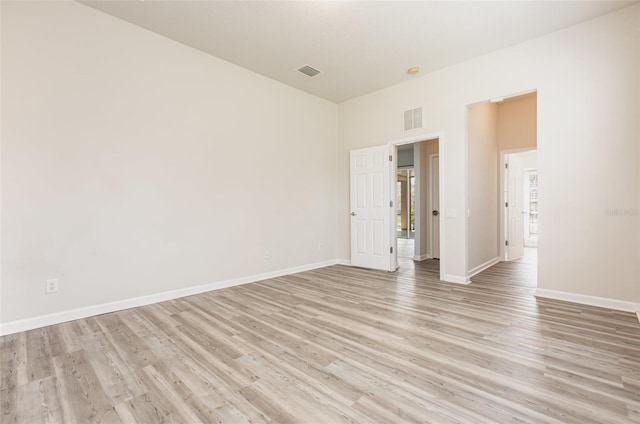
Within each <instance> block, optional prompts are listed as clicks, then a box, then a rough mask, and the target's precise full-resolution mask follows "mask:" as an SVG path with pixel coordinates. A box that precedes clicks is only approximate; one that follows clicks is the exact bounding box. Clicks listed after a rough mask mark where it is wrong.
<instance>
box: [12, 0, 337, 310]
mask: <svg viewBox="0 0 640 424" xmlns="http://www.w3.org/2000/svg"><path fill="white" fill-rule="evenodd" d="M1 7H2V98H1V101H2V116H1V118H2V129H1V130H2V134H1V135H2V161H1V166H2V168H1V174H2V200H3V204H2V240H1V245H2V263H1V265H2V275H1V277H2V285H1V288H0V290H1V296H0V297H1V301H0V304H1V309H2V310H1V316H0V320H1V321H2V322H3V323H7V322H11V321H15V320H20V319H25V318H31V317H35V316H39V315H44V314H49V313H56V312H60V311H68V310H72V309H74V308H82V307H87V306H91V305H96V304H103V303H106V302H117V301H121V300H123V299H130V298H135V297H138V296H146V295H153V294H155V293H160V292H165V291H171V290H179V289H183V288H185V287H192V286H197V285H201V284H208V283H215V282H220V281H228V280H232V279H236V278H242V277H244V276H250V275H255V274H261V273H267V272H271V271H275V270H281V269H287V268H290V267H297V266H304V265H308V264H315V263H321V262H323V261H327V260H334V258H335V257H336V253H335V234H336V232H335V217H336V215H335V214H336V197H335V192H336V184H337V179H336V174H337V172H336V133H337V106H336V105H335V104H333V103H330V102H327V101H324V100H321V99H319V98H317V97H314V96H311V95H308V94H306V93H303V92H301V91H299V90H296V89H293V88H291V87H288V86H285V85H283V84H280V83H278V82H275V81H273V80H270V79H267V78H264V77H261V76H258V75H257V74H255V73H253V72H249V71H247V70H245V69H242V68H240V67H237V66H235V65H231V64H229V63H227V62H224V61H222V60H219V59H216V58H214V57H211V56H209V55H206V54H204V53H202V52H199V51H196V50H194V49H191V48H188V47H185V46H184V45H181V44H179V43H177V42H173V41H171V40H169V39H167V38H165V37H162V36H159V35H156V34H153V33H151V32H149V31H146V30H144V29H141V28H139V27H136V26H134V25H131V24H129V23H126V22H124V21H121V20H119V19H115V18H113V17H111V16H108V15H105V14H103V13H101V12H98V11H96V10H94V9H91V8H88V7H86V6H83V5H81V4H79V3H76V2H39V3H35V2H13V3H10V2H2V6H1ZM291 175H298V176H300V178H293V179H292V178H291ZM266 250H269V252H270V258H269V259H265V257H264V253H265V251H266ZM53 277H57V278H59V285H60V287H59V291H58V293H56V294H52V295H45V280H46V279H48V278H53Z"/></svg>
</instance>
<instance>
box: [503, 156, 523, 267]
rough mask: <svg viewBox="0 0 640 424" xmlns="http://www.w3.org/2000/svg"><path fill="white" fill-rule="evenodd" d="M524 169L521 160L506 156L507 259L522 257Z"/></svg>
mask: <svg viewBox="0 0 640 424" xmlns="http://www.w3.org/2000/svg"><path fill="white" fill-rule="evenodd" d="M523 187H524V168H523V164H522V159H520V158H519V157H517V156H515V155H507V200H506V201H507V205H508V206H507V207H506V209H507V242H508V243H509V244H508V246H507V259H508V260H510V261H512V260H515V259H520V258H521V257H522V256H524V193H523Z"/></svg>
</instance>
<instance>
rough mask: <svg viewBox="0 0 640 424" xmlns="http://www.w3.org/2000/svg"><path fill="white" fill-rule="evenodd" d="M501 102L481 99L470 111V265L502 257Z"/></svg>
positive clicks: (468, 120)
mask: <svg viewBox="0 0 640 424" xmlns="http://www.w3.org/2000/svg"><path fill="white" fill-rule="evenodd" d="M498 126H499V115H498V106H497V105H496V104H495V103H488V102H487V103H480V104H477V105H473V106H470V107H469V109H468V111H467V138H468V147H467V149H468V157H469V159H468V160H469V165H468V177H467V179H468V182H467V184H468V210H469V224H468V225H469V227H468V237H469V238H468V255H469V256H468V261H469V265H468V269H469V270H470V271H472V270H474V269H476V268H478V267H480V266H482V265H483V264H486V263H488V262H490V261H492V260H495V259H496V258H497V257H498V254H499V252H498V249H499V247H498V187H499V186H498Z"/></svg>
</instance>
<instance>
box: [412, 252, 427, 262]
mask: <svg viewBox="0 0 640 424" xmlns="http://www.w3.org/2000/svg"><path fill="white" fill-rule="evenodd" d="M425 259H431V255H428V254H426V253H425V254H424V255H416V256H414V257H413V260H414V261H424V260H425Z"/></svg>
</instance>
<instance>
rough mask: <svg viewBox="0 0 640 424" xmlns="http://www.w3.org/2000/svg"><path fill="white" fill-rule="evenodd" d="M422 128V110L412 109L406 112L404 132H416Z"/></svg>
mask: <svg viewBox="0 0 640 424" xmlns="http://www.w3.org/2000/svg"><path fill="white" fill-rule="evenodd" d="M416 128H422V108H421V107H419V108H416V109H410V110H405V111H404V130H405V131H409V130H415V129H416Z"/></svg>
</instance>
